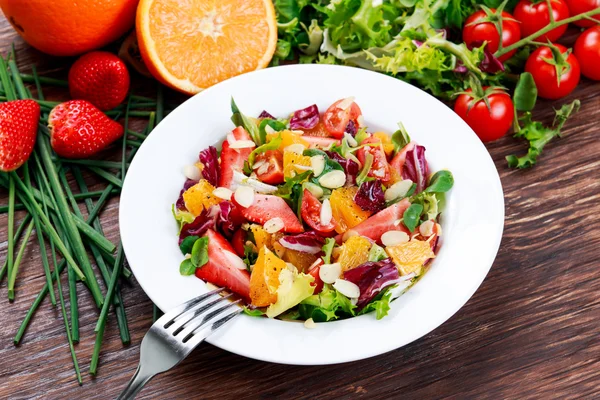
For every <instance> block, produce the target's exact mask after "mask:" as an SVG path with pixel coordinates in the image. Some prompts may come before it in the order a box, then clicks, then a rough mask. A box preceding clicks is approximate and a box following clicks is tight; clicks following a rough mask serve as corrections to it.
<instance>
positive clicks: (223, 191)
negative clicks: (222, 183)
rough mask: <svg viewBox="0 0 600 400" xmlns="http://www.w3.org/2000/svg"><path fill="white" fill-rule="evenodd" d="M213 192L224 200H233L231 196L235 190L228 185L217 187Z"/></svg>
mask: <svg viewBox="0 0 600 400" xmlns="http://www.w3.org/2000/svg"><path fill="white" fill-rule="evenodd" d="M213 194H214V195H215V196H217V197H218V198H220V199H223V200H231V196H233V192H232V191H231V190H229V189H227V188H226V187H218V188H216V189H215V190H213Z"/></svg>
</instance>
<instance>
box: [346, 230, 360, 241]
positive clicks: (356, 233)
mask: <svg viewBox="0 0 600 400" xmlns="http://www.w3.org/2000/svg"><path fill="white" fill-rule="evenodd" d="M358 235H359V234H358V232H356V231H355V230H352V229H349V230H347V231H346V233H344V236H342V241H344V242H345V241H346V240H348V239H350V238H351V237H353V236H358Z"/></svg>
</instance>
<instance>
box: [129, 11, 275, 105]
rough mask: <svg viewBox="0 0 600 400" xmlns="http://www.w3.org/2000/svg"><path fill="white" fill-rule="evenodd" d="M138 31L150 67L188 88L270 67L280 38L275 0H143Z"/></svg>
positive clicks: (167, 82)
mask: <svg viewBox="0 0 600 400" xmlns="http://www.w3.org/2000/svg"><path fill="white" fill-rule="evenodd" d="M136 31H137V37H138V42H139V46H140V52H141V54H142V58H143V59H144V62H145V63H146V66H147V67H148V69H149V70H150V73H152V75H153V76H154V77H155V78H156V79H158V80H159V81H161V82H162V83H164V84H165V85H167V86H170V87H172V88H174V89H177V90H179V91H182V92H185V93H188V94H195V93H198V92H199V91H201V90H202V89H205V88H207V87H209V86H212V85H214V84H216V83H218V82H221V81H223V80H225V79H228V78H231V77H233V76H236V75H240V74H243V73H245V72H249V71H254V70H257V69H261V68H264V67H266V66H267V65H268V64H269V61H271V58H272V57H273V53H274V52H275V46H276V44H277V21H276V17H275V9H274V7H273V3H272V1H271V0H244V1H238V0H187V1H180V0H141V1H140V3H139V5H138V9H137V18H136Z"/></svg>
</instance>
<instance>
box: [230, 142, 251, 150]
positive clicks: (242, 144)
mask: <svg viewBox="0 0 600 400" xmlns="http://www.w3.org/2000/svg"><path fill="white" fill-rule="evenodd" d="M254 146H256V145H255V144H254V142H253V141H252V140H236V141H235V143H231V144H230V145H229V147H230V148H232V149H249V148H251V147H254Z"/></svg>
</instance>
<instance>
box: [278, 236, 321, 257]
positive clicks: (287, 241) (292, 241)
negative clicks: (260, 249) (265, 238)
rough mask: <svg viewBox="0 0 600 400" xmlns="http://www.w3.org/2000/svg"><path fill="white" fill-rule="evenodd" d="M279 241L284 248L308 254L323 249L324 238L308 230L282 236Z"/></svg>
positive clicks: (316, 252)
mask: <svg viewBox="0 0 600 400" xmlns="http://www.w3.org/2000/svg"><path fill="white" fill-rule="evenodd" d="M279 243H280V244H281V245H282V246H283V247H285V248H286V249H290V250H296V251H300V252H302V253H308V254H319V253H320V252H321V251H322V250H323V245H324V244H325V239H324V238H323V237H321V236H319V235H317V233H316V232H314V231H310V232H305V233H300V234H298V235H293V236H292V235H289V236H284V237H282V238H281V239H279Z"/></svg>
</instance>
